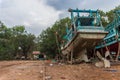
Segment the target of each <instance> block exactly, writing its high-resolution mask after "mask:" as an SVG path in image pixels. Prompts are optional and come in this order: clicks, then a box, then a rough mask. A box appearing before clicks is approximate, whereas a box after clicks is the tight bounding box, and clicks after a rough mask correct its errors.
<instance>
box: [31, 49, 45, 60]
mask: <svg viewBox="0 0 120 80" xmlns="http://www.w3.org/2000/svg"><path fill="white" fill-rule="evenodd" d="M32 55H33V59H34V60H38V59H40V60H43V59H44V58H45V55H44V54H43V53H41V52H40V51H33V53H32Z"/></svg>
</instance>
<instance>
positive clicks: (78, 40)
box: [62, 31, 107, 56]
mask: <svg viewBox="0 0 120 80" xmlns="http://www.w3.org/2000/svg"><path fill="white" fill-rule="evenodd" d="M106 34H107V33H106V32H80V31H79V32H77V34H76V35H75V36H74V37H73V39H72V40H71V41H70V42H69V43H68V44H66V45H65V46H64V47H63V48H62V53H63V54H64V55H66V54H69V53H71V52H72V51H73V55H74V56H78V55H79V53H80V52H81V51H82V50H84V49H87V50H88V49H89V50H92V49H93V48H94V47H95V46H96V43H98V42H100V41H101V40H102V39H103V38H104V37H105V36H106Z"/></svg>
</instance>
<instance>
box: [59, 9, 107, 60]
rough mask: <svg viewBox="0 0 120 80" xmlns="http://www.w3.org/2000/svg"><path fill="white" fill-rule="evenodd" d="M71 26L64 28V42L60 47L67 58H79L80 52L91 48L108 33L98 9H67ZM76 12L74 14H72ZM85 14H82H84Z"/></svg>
mask: <svg viewBox="0 0 120 80" xmlns="http://www.w3.org/2000/svg"><path fill="white" fill-rule="evenodd" d="M68 11H69V12H70V13H71V28H70V29H69V30H68V28H67V29H66V33H67V34H66V35H65V37H64V38H65V39H66V44H65V45H64V46H62V47H61V50H62V53H63V55H66V56H67V57H68V60H70V61H73V59H74V60H75V59H79V58H80V57H81V56H83V55H82V53H84V54H86V53H87V50H92V49H93V48H94V47H95V46H96V43H98V42H100V41H101V40H102V39H103V38H104V37H105V36H106V34H107V33H108V32H107V31H105V30H104V28H103V26H102V23H101V20H100V15H99V11H98V10H78V9H75V10H73V9H69V10H68ZM75 13H76V14H77V15H76V16H74V14H75ZM83 13H84V14H85V15H84V14H83Z"/></svg>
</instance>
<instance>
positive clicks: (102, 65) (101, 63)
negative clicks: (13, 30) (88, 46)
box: [95, 61, 104, 67]
mask: <svg viewBox="0 0 120 80" xmlns="http://www.w3.org/2000/svg"><path fill="white" fill-rule="evenodd" d="M95 66H96V67H104V63H103V62H102V61H99V62H96V63H95Z"/></svg>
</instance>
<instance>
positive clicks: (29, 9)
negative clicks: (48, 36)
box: [0, 0, 61, 35]
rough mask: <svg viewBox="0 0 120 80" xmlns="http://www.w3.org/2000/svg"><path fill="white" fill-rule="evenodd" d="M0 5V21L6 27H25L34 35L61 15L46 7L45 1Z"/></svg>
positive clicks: (18, 0) (14, 1)
mask: <svg viewBox="0 0 120 80" xmlns="http://www.w3.org/2000/svg"><path fill="white" fill-rule="evenodd" d="M1 5H2V6H0V20H1V21H3V22H4V23H5V24H7V25H8V26H14V25H25V26H26V29H28V30H29V31H31V32H32V33H35V34H36V35H38V34H40V31H41V30H43V29H46V28H47V27H49V26H51V25H52V24H53V23H54V22H55V21H56V20H57V19H59V14H60V13H61V12H60V11H56V10H55V9H54V8H53V7H50V6H48V5H46V4H45V0H3V1H2V2H1ZM30 29H32V30H34V31H32V30H30ZM38 29H39V30H38ZM36 31H38V32H36Z"/></svg>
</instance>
